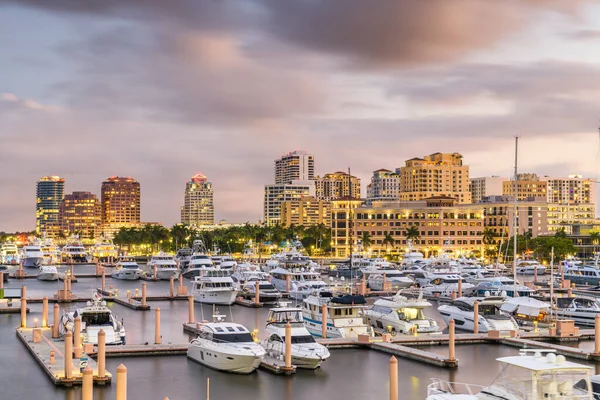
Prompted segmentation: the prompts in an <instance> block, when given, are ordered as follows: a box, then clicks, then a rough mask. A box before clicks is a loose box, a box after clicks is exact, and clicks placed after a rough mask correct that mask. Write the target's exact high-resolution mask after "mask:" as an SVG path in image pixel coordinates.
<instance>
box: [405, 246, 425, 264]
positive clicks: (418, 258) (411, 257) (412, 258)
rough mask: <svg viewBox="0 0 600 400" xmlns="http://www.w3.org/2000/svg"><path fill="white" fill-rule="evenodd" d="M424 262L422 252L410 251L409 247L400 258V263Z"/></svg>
mask: <svg viewBox="0 0 600 400" xmlns="http://www.w3.org/2000/svg"><path fill="white" fill-rule="evenodd" d="M426 262H427V260H426V259H425V256H424V255H423V253H421V252H419V251H412V250H411V249H410V248H409V250H408V252H406V253H404V258H403V259H402V265H413V264H424V263H426Z"/></svg>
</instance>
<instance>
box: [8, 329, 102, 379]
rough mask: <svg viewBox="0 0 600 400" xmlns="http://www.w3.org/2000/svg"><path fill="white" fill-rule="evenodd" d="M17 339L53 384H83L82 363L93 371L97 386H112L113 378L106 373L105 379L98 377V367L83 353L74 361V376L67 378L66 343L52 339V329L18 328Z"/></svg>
mask: <svg viewBox="0 0 600 400" xmlns="http://www.w3.org/2000/svg"><path fill="white" fill-rule="evenodd" d="M17 337H18V338H19V340H21V342H22V343H23V344H24V345H25V347H26V348H27V350H29V352H30V353H31V355H32V356H33V357H34V359H35V360H36V361H37V362H38V364H39V365H40V366H41V367H42V369H43V370H44V372H45V373H46V375H48V377H49V378H50V380H51V381H52V383H54V384H55V385H57V386H77V385H81V384H82V379H83V375H82V374H81V365H82V361H85V362H87V365H88V366H89V367H90V368H92V370H93V380H94V384H96V385H106V384H110V382H111V379H112V376H111V374H110V373H109V372H105V374H104V376H103V377H99V376H98V365H97V364H96V362H95V361H94V360H92V359H90V357H89V356H88V355H87V354H85V353H82V357H81V358H74V357H73V359H72V376H71V377H69V378H68V377H66V376H65V375H66V373H65V357H64V350H65V348H64V342H63V341H60V340H55V339H52V333H51V329H50V328H18V329H17Z"/></svg>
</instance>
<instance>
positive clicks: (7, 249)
mask: <svg viewBox="0 0 600 400" xmlns="http://www.w3.org/2000/svg"><path fill="white" fill-rule="evenodd" d="M0 258H1V259H2V260H1V261H2V263H3V264H13V265H14V264H18V263H19V262H20V261H21V257H20V256H19V249H18V248H17V245H16V244H14V243H4V244H2V247H0Z"/></svg>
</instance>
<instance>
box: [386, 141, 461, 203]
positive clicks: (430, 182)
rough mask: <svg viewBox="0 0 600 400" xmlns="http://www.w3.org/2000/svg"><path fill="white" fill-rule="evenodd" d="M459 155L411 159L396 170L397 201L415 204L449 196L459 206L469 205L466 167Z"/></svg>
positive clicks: (443, 154)
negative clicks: (399, 185)
mask: <svg viewBox="0 0 600 400" xmlns="http://www.w3.org/2000/svg"><path fill="white" fill-rule="evenodd" d="M462 158H463V157H462V155H461V154H459V153H434V154H431V155H429V156H425V157H423V158H411V159H410V160H407V161H406V163H405V166H404V167H401V168H398V169H396V173H399V174H400V177H401V182H402V183H401V192H400V200H402V201H418V200H423V199H426V198H428V197H433V196H449V197H453V198H455V199H457V200H458V202H459V203H461V204H465V203H471V192H470V191H469V184H470V180H469V167H468V166H467V165H463V161H462Z"/></svg>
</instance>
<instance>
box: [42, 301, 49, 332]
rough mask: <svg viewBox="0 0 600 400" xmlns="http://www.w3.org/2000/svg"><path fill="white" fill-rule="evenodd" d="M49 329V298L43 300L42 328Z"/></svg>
mask: <svg viewBox="0 0 600 400" xmlns="http://www.w3.org/2000/svg"><path fill="white" fill-rule="evenodd" d="M47 327H48V297H47V296H44V298H43V299H42V328H47Z"/></svg>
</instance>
